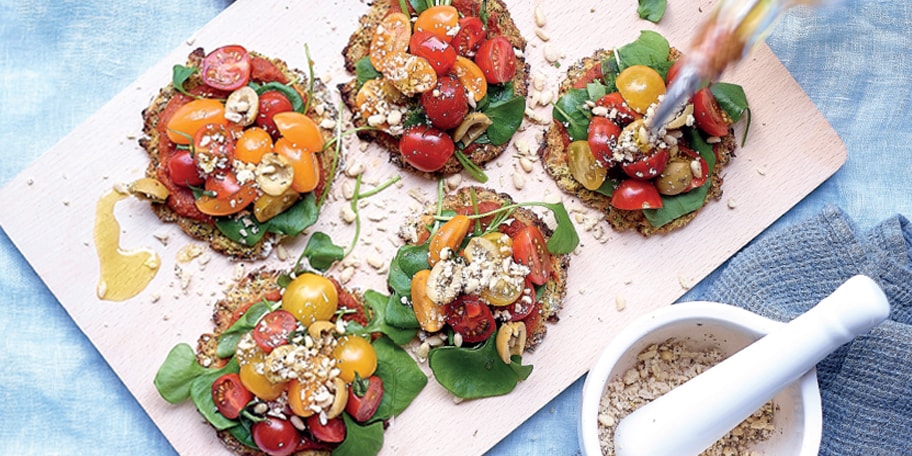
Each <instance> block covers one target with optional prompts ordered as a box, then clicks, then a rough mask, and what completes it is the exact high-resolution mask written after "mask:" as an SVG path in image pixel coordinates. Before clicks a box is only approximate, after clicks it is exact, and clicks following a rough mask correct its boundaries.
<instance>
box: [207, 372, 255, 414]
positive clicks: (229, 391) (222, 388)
mask: <svg viewBox="0 0 912 456" xmlns="http://www.w3.org/2000/svg"><path fill="white" fill-rule="evenodd" d="M212 400H213V401H215V406H216V407H217V408H218V411H219V413H221V414H222V415H223V416H224V417H225V418H228V419H231V420H233V419H235V418H237V417H238V415H240V414H241V410H243V409H244V407H245V406H246V405H247V403H248V402H250V401H252V400H253V393H251V392H250V391H248V390H247V388H244V385H243V384H241V378H240V377H239V376H238V374H235V373H230V374H225V375H222V376H221V377H219V378H218V379H216V380H215V382H214V383H213V384H212Z"/></svg>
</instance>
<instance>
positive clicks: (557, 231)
mask: <svg viewBox="0 0 912 456" xmlns="http://www.w3.org/2000/svg"><path fill="white" fill-rule="evenodd" d="M542 205H543V206H544V207H547V208H548V209H551V212H552V213H554V220H556V221H557V226H556V227H555V228H554V233H552V234H551V238H550V239H548V243H547V247H548V251H549V252H551V253H554V254H558V255H561V254H565V253H570V252H572V251H573V250H574V249H576V246H578V245H579V240H580V239H579V234H577V232H576V229H575V228H574V227H573V221H572V220H570V214H568V213H567V208H565V207H564V203H554V204H549V203H542Z"/></svg>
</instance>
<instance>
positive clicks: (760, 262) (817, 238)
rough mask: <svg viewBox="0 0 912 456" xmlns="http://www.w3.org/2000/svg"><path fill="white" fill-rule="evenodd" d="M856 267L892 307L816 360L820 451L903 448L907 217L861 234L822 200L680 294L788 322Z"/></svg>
mask: <svg viewBox="0 0 912 456" xmlns="http://www.w3.org/2000/svg"><path fill="white" fill-rule="evenodd" d="M856 274H864V275H867V276H869V277H871V278H872V279H874V280H875V281H877V283H878V284H880V286H881V287H882V288H883V290H884V292H885V293H886V295H887V298H888V299H889V301H890V305H891V308H892V310H891V313H890V318H889V319H888V320H887V321H886V322H884V323H882V324H880V325H879V326H877V327H876V328H874V329H873V330H872V331H871V332H869V333H868V334H867V335H864V336H861V337H858V338H856V339H855V340H854V341H852V342H850V343H848V344H846V345H844V346H842V347H841V348H839V349H838V350H836V351H835V352H834V353H832V354H831V355H830V356H829V357H827V358H825V359H824V360H823V361H821V362H820V363H819V364H818V365H817V377H818V380H819V383H820V394H821V398H822V401H823V440H822V442H821V446H820V454H821V455H853V456H857V455H864V456H879V455H884V456H886V455H890V456H894V455H910V454H912V224H910V223H909V221H908V220H907V219H906V218H905V217H903V216H900V215H896V216H893V217H891V218H889V219H887V220H885V221H883V222H881V223H880V224H879V225H878V226H876V227H874V228H873V229H872V230H871V231H870V232H867V233H862V232H859V230H858V228H857V227H856V226H855V224H854V223H853V222H852V221H851V220H850V219H849V217H848V216H847V215H846V214H845V213H844V212H842V211H841V210H840V209H838V208H836V207H827V208H825V209H824V210H823V211H821V212H820V213H819V214H817V215H815V216H813V217H810V218H808V219H805V220H804V221H801V222H798V223H796V224H794V225H791V226H789V227H787V228H784V229H783V230H782V231H780V232H777V233H775V234H772V235H769V236H766V237H764V238H762V239H760V240H757V241H755V242H754V243H752V244H750V245H748V246H747V247H745V248H744V249H743V250H742V251H741V252H739V253H738V254H737V255H736V256H734V257H733V258H732V259H731V260H730V261H729V263H728V264H727V265H726V266H725V267H724V268H723V269H722V270H721V271H720V272H719V273H718V274H714V275H713V276H712V277H710V279H709V280H708V281H706V282H705V283H704V284H703V287H702V289H700V290H694V291H697V293H690V294H688V296H687V298H688V300H698V299H699V300H708V301H718V302H724V303H728V304H732V305H736V306H739V307H743V308H745V309H748V310H750V311H752V312H755V313H757V314H760V315H763V316H766V317H769V318H773V319H775V320H779V321H789V320H791V319H793V318H795V317H796V316H798V315H800V314H802V313H804V312H805V311H807V310H809V309H810V308H811V307H813V306H814V305H815V304H817V303H818V302H820V300H821V299H823V298H825V297H826V296H828V295H829V294H830V293H832V292H833V290H835V289H836V288H837V287H838V286H839V285H840V284H842V283H843V282H844V281H845V280H846V279H848V278H850V277H852V276H854V275H856ZM783 356H787V354H783Z"/></svg>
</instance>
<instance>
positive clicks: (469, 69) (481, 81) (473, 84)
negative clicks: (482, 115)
mask: <svg viewBox="0 0 912 456" xmlns="http://www.w3.org/2000/svg"><path fill="white" fill-rule="evenodd" d="M452 73H453V74H455V75H456V77H457V78H459V81H460V82H462V85H463V86H465V88H466V90H468V91H469V94H471V95H472V97H474V98H475V101H481V99H482V98H484V97H485V95H487V94H488V81H487V79H485V75H484V73H483V72H482V71H481V68H479V67H478V65H476V64H475V62H473V61H471V60H469V59H467V58H465V57H463V56H461V55H458V56H456V63H455V64H453V70H452Z"/></svg>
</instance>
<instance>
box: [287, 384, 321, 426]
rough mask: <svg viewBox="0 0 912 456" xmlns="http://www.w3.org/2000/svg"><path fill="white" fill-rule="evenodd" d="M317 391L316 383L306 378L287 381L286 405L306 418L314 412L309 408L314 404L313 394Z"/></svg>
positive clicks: (296, 413)
mask: <svg viewBox="0 0 912 456" xmlns="http://www.w3.org/2000/svg"><path fill="white" fill-rule="evenodd" d="M316 392H317V384H316V382H313V381H307V380H292V381H290V382H288V406H289V407H291V411H292V412H294V414H295V415H298V416H300V417H303V418H306V417H308V416H310V415H313V414H314V411H313V409H312V408H311V406H312V405H314V401H313V396H314V393H316Z"/></svg>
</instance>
